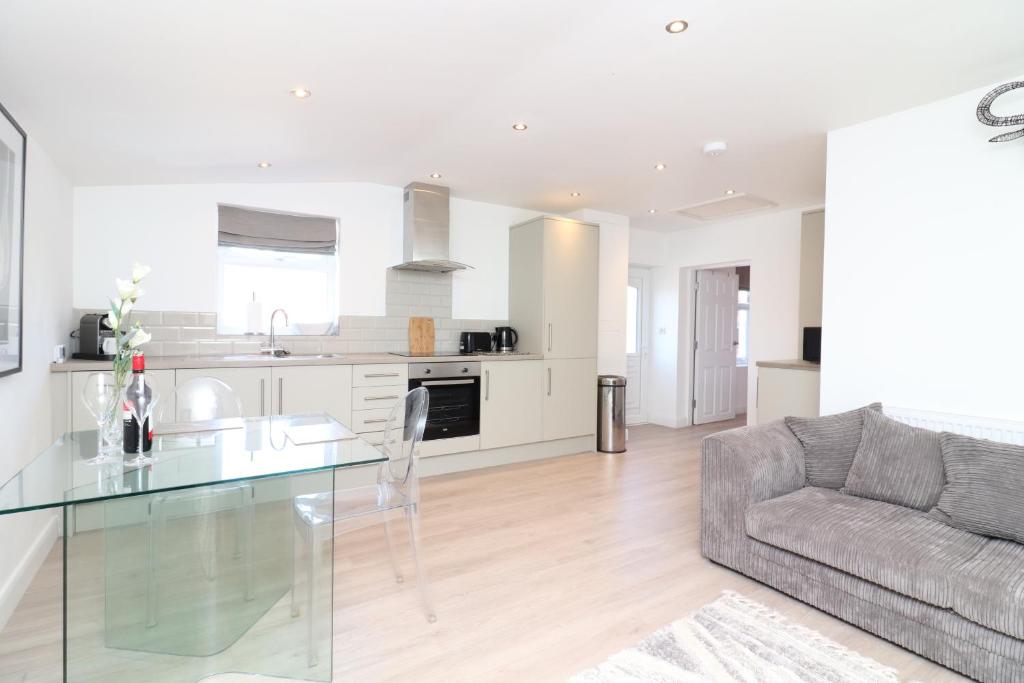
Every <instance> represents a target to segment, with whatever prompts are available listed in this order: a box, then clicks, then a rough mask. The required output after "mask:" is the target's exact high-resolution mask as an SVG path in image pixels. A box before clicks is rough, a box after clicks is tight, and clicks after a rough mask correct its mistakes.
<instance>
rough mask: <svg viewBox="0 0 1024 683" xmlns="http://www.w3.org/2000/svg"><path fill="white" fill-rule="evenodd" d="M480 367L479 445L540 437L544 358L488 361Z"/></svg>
mask: <svg viewBox="0 0 1024 683" xmlns="http://www.w3.org/2000/svg"><path fill="white" fill-rule="evenodd" d="M480 370H481V375H482V377H481V382H482V384H481V388H480V393H481V396H480V448H483V449H486V448H502V447H504V446H514V445H516V444H522V443H535V442H538V441H541V440H542V439H543V423H542V408H541V401H540V400H539V399H540V397H541V396H542V395H543V393H544V361H540V360H522V361H491V362H485V363H481V365H480Z"/></svg>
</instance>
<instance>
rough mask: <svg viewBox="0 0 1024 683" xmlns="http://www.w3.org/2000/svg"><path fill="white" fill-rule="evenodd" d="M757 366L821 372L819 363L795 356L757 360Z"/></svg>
mask: <svg viewBox="0 0 1024 683" xmlns="http://www.w3.org/2000/svg"><path fill="white" fill-rule="evenodd" d="M757 367H759V368H783V369H784V370H811V371H813V372H821V363H812V362H810V361H808V360H800V359H798V358H795V359H793V360H759V361H757Z"/></svg>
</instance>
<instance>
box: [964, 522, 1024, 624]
mask: <svg viewBox="0 0 1024 683" xmlns="http://www.w3.org/2000/svg"><path fill="white" fill-rule="evenodd" d="M952 583H953V587H954V591H953V610H954V611H955V612H956V613H957V614H959V615H960V616H962V617H964V618H965V619H970V620H971V621H973V622H974V623H976V624H981V625H982V626H987V627H989V628H991V629H993V630H996V631H999V632H1000V633H1005V634H1007V635H1011V636H1013V637H1014V638H1021V639H1024V545H1021V544H1020V543H1015V542H1013V541H1000V540H995V539H992V540H989V541H988V543H986V544H985V547H984V548H982V549H981V552H979V553H978V554H977V555H976V556H975V557H974V559H973V560H971V561H970V562H968V563H967V565H965V566H964V567H963V568H962V569H961V570H960V571H959V572H957V575H956V576H955V577H953V579H952Z"/></svg>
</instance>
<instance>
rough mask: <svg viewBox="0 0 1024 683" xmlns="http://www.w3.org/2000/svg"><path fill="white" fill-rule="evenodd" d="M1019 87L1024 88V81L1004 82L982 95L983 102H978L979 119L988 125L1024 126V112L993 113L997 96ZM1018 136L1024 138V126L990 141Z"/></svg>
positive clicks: (1002, 140)
mask: <svg viewBox="0 0 1024 683" xmlns="http://www.w3.org/2000/svg"><path fill="white" fill-rule="evenodd" d="M1017 88H1024V81H1011V82H1010V83H1003V84H1002V85H1000V86H999V87H997V88H993V89H992V90H991V91H990V92H989V93H988V94H986V95H985V96H984V97H982V98H981V102H978V120H979V121H981V122H982V123H984V124H985V125H986V126H1024V114H1016V115H1014V116H996V115H994V114H993V113H992V103H993V102H995V100H996V98H997V97H999V96H1000V95H1003V94H1005V93H1008V92H1010V91H1011V90H1016V89H1017ZM1017 138H1024V128H1021V129H1020V130H1014V131H1010V132H1009V133H1003V134H1001V135H997V136H995V137H994V138H992V139H991V140H989V142H1009V141H1010V140H1016V139H1017Z"/></svg>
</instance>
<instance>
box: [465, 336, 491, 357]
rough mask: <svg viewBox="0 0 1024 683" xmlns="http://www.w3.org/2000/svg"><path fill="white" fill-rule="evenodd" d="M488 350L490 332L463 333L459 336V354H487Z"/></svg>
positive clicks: (489, 346)
mask: <svg viewBox="0 0 1024 683" xmlns="http://www.w3.org/2000/svg"><path fill="white" fill-rule="evenodd" d="M490 350H491V333H490V332H463V333H461V334H460V335H459V353H468V354H472V353H487V352H488V351H490Z"/></svg>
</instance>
